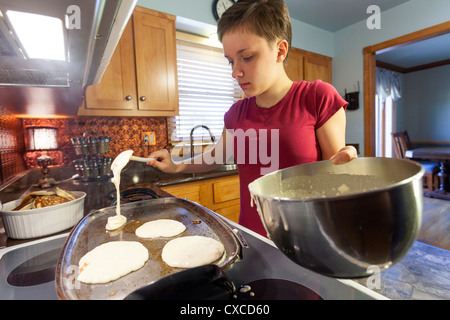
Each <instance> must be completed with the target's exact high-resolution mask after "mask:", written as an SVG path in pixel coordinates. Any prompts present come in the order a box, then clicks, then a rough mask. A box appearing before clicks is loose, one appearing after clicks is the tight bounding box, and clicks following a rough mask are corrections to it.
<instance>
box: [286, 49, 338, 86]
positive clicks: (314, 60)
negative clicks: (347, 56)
mask: <svg viewBox="0 0 450 320" xmlns="http://www.w3.org/2000/svg"><path fill="white" fill-rule="evenodd" d="M331 62H332V58H330V57H327V56H324V55H320V54H317V53H313V52H308V51H304V50H301V49H297V48H291V52H290V53H289V57H288V59H287V61H286V62H285V64H284V70H285V71H286V74H287V75H288V77H289V78H290V79H291V80H292V81H302V80H306V81H309V82H312V81H314V80H317V79H320V80H322V81H325V82H328V83H331V80H332V78H331Z"/></svg>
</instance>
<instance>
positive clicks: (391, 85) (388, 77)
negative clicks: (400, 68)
mask: <svg viewBox="0 0 450 320" xmlns="http://www.w3.org/2000/svg"><path fill="white" fill-rule="evenodd" d="M376 76H377V85H376V92H377V95H379V96H380V97H381V100H382V101H383V102H384V101H386V98H388V97H390V98H391V99H392V100H393V101H397V100H398V99H400V98H401V90H400V89H401V88H400V83H401V79H400V77H401V75H400V73H398V72H394V71H391V70H386V69H383V68H379V67H377V68H376Z"/></svg>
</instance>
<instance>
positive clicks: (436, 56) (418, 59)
mask: <svg viewBox="0 0 450 320" xmlns="http://www.w3.org/2000/svg"><path fill="white" fill-rule="evenodd" d="M376 59H377V61H382V62H384V63H388V64H390V65H394V66H397V67H399V68H400V69H413V68H414V67H418V66H424V65H427V64H431V63H435V62H439V61H447V64H448V63H450V61H449V60H450V33H447V34H444V35H441V36H438V37H434V38H430V39H427V40H422V41H420V42H416V43H412V44H409V45H406V46H400V47H397V48H395V49H393V50H390V51H387V52H383V53H381V54H377V56H376Z"/></svg>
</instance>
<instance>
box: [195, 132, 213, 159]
mask: <svg viewBox="0 0 450 320" xmlns="http://www.w3.org/2000/svg"><path fill="white" fill-rule="evenodd" d="M200 127H202V128H205V129H206V130H208V132H209V135H210V137H211V141H212V142H213V143H214V141H216V138H215V137H214V135H213V134H212V132H211V130H209V128H208V127H207V126H205V125H203V124H199V125H196V126H195V127H193V128H192V129H191V134H190V137H191V158H193V157H194V137H193V134H194V131H195V129H197V128H200Z"/></svg>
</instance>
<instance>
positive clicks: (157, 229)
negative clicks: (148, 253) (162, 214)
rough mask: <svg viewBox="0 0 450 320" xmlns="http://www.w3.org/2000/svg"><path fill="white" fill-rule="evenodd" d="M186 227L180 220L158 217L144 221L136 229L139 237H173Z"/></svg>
mask: <svg viewBox="0 0 450 320" xmlns="http://www.w3.org/2000/svg"><path fill="white" fill-rule="evenodd" d="M185 230H186V227H185V226H184V224H182V223H181V222H178V221H176V220H171V219H158V220H154V221H149V222H146V223H144V224H143V225H142V226H140V227H139V228H137V229H136V235H137V236H138V237H139V238H159V237H174V236H177V235H179V234H180V233H182V232H184V231H185Z"/></svg>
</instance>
